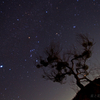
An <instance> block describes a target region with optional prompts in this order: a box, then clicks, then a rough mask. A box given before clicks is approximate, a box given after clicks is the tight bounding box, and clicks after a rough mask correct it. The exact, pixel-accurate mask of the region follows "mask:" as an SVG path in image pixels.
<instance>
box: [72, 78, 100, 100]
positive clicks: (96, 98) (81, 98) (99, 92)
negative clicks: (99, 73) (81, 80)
mask: <svg viewBox="0 0 100 100" xmlns="http://www.w3.org/2000/svg"><path fill="white" fill-rule="evenodd" d="M73 100H100V78H99V79H95V80H93V81H91V82H90V83H89V84H88V85H86V86H85V87H84V88H83V89H81V90H80V91H79V92H78V93H77V95H76V96H75V97H74V99H73Z"/></svg>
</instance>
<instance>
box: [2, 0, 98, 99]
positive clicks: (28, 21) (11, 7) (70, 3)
mask: <svg viewBox="0 0 100 100" xmlns="http://www.w3.org/2000/svg"><path fill="white" fill-rule="evenodd" d="M78 33H81V34H85V33H88V34H89V35H90V36H91V37H92V38H93V39H94V41H95V42H96V44H95V46H94V49H93V57H92V58H91V60H89V64H90V65H91V66H94V65H95V64H97V65H100V64H99V62H100V61H99V59H100V46H99V43H100V0H0V100H71V99H72V98H73V97H74V96H75V93H76V92H75V91H74V90H77V87H76V86H75V85H73V84H72V81H73V77H68V78H67V82H66V84H62V85H61V84H59V83H53V82H52V81H49V80H48V81H45V80H44V79H43V78H42V74H43V71H42V70H41V69H37V68H36V66H35V64H36V63H37V62H38V60H39V59H38V58H39V56H40V55H42V56H44V50H45V48H46V47H47V46H48V45H49V44H50V43H51V42H52V41H54V42H58V43H60V44H61V46H62V47H63V50H67V49H69V48H71V46H72V45H73V44H75V45H76V46H77V42H76V41H77V39H76V35H77V34H78ZM76 46H75V47H76ZM92 63H93V64H92ZM95 66H96V65H95ZM73 87H75V89H73Z"/></svg>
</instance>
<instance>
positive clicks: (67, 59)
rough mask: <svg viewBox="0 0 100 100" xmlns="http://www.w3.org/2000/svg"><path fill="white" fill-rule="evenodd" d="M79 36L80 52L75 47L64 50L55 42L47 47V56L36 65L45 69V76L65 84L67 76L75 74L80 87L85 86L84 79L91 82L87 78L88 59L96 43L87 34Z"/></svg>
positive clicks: (41, 58)
mask: <svg viewBox="0 0 100 100" xmlns="http://www.w3.org/2000/svg"><path fill="white" fill-rule="evenodd" d="M78 37H79V38H80V39H81V40H80V45H81V47H82V48H81V49H82V50H80V52H78V50H77V49H76V48H75V47H73V50H69V51H66V52H63V51H62V49H61V47H60V45H59V44H55V43H51V45H50V46H49V47H47V48H46V50H45V54H46V58H43V57H40V61H39V63H38V64H37V65H36V66H37V68H42V69H43V72H44V75H43V78H45V79H47V80H52V81H53V82H59V83H61V84H63V83H65V81H66V78H67V76H71V75H73V76H74V78H75V79H76V85H77V86H78V87H79V88H80V89H83V88H84V85H83V82H84V81H86V82H91V80H90V79H88V78H87V76H88V75H89V71H88V68H89V66H88V65H87V60H88V59H89V58H90V57H91V54H92V47H93V45H94V43H93V40H92V39H89V38H88V37H87V36H86V35H82V34H79V35H78ZM62 52H63V53H62Z"/></svg>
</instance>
